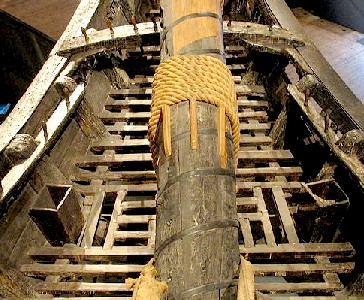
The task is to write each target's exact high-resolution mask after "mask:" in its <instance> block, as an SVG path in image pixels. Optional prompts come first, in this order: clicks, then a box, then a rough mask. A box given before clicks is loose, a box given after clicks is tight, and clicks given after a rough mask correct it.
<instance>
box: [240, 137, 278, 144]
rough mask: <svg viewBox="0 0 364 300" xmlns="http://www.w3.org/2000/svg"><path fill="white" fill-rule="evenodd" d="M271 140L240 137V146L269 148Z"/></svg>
mask: <svg viewBox="0 0 364 300" xmlns="http://www.w3.org/2000/svg"><path fill="white" fill-rule="evenodd" d="M271 144H272V139H271V138H270V137H269V136H246V135H243V134H241V135H240V146H270V145H271Z"/></svg>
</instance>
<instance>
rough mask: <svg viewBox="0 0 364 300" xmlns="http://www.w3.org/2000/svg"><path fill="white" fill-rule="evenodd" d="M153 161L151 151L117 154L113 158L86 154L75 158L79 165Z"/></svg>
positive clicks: (76, 163)
mask: <svg viewBox="0 0 364 300" xmlns="http://www.w3.org/2000/svg"><path fill="white" fill-rule="evenodd" d="M137 161H144V162H149V161H152V157H151V154H150V153H131V154H115V155H114V156H113V157H112V158H109V157H105V156H98V155H85V156H81V157H78V158H75V165H76V166H78V167H87V166H102V165H104V166H105V165H109V166H110V165H120V163H123V162H137Z"/></svg>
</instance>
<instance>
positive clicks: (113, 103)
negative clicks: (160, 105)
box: [105, 99, 152, 110]
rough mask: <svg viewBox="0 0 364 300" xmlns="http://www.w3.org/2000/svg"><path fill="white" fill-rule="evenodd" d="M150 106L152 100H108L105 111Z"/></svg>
mask: <svg viewBox="0 0 364 300" xmlns="http://www.w3.org/2000/svg"><path fill="white" fill-rule="evenodd" d="M151 104H152V100H148V99H143V100H134V99H132V100H130V99H125V100H113V99H108V100H107V101H106V103H105V109H107V110H110V109H122V108H125V107H129V106H148V107H149V106H150V105H151Z"/></svg>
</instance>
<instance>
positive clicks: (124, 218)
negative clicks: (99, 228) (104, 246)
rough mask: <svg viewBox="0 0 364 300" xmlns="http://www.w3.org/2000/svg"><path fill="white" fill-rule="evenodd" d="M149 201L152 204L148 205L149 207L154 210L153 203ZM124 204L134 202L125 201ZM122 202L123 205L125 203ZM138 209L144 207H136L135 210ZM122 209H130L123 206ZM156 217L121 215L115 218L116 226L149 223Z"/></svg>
mask: <svg viewBox="0 0 364 300" xmlns="http://www.w3.org/2000/svg"><path fill="white" fill-rule="evenodd" d="M149 201H153V203H150V204H149V207H152V208H154V207H155V201H154V200H149ZM126 202H136V201H126ZM126 202H124V203H126ZM140 207H144V206H142V205H141V203H140V205H139V206H137V208H140ZM123 208H125V209H126V210H127V209H130V207H129V206H127V205H123ZM155 219H156V216H155V215H121V216H118V218H117V223H118V224H120V225H121V224H130V223H131V224H142V223H149V221H152V220H155Z"/></svg>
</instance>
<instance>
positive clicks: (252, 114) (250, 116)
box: [238, 111, 268, 122]
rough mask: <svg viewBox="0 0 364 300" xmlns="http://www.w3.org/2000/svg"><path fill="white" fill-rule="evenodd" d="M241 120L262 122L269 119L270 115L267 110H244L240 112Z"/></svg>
mask: <svg viewBox="0 0 364 300" xmlns="http://www.w3.org/2000/svg"><path fill="white" fill-rule="evenodd" d="M238 117H239V120H240V121H244V120H257V121H261V122H265V121H268V115H267V113H266V112H265V111H243V112H238Z"/></svg>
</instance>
